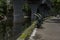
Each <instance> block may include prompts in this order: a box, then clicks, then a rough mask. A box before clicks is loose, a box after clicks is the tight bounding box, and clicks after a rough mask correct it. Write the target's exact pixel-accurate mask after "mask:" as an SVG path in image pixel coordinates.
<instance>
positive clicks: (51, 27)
mask: <svg viewBox="0 0 60 40" xmlns="http://www.w3.org/2000/svg"><path fill="white" fill-rule="evenodd" d="M42 27H43V29H37V30H36V31H37V32H36V34H35V36H34V37H33V40H60V18H56V17H53V18H51V19H48V20H46V21H44V24H42Z"/></svg>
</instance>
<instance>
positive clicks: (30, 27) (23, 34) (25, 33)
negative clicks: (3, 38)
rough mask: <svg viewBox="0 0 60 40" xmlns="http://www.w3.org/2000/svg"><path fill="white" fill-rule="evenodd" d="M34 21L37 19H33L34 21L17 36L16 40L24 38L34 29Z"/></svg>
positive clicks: (23, 39)
mask: <svg viewBox="0 0 60 40" xmlns="http://www.w3.org/2000/svg"><path fill="white" fill-rule="evenodd" d="M36 22H37V21H34V22H33V23H32V25H31V26H29V27H28V28H27V29H26V30H25V31H24V32H23V33H22V35H20V36H19V37H18V38H17V40H25V39H26V38H27V37H29V36H30V35H31V33H32V31H33V29H34V28H35V26H36Z"/></svg>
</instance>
